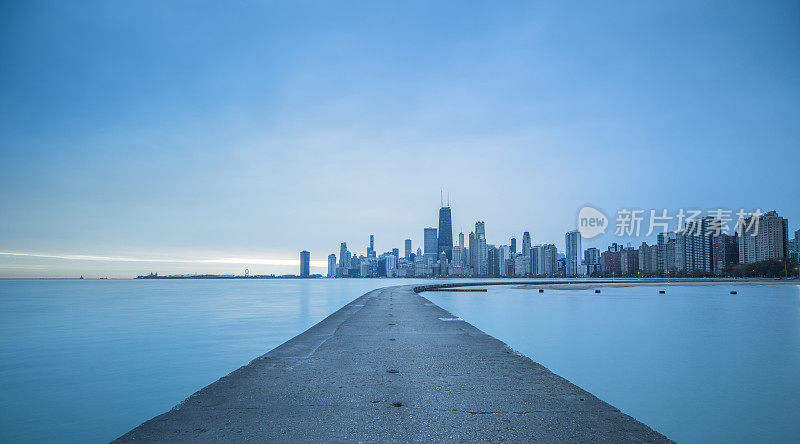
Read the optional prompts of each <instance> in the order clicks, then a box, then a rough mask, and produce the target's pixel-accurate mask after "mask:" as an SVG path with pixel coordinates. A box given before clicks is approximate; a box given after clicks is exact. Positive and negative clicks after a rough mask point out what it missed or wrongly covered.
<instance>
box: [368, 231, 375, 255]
mask: <svg viewBox="0 0 800 444" xmlns="http://www.w3.org/2000/svg"><path fill="white" fill-rule="evenodd" d="M367 257H375V235H374V234H370V235H369V248H367Z"/></svg>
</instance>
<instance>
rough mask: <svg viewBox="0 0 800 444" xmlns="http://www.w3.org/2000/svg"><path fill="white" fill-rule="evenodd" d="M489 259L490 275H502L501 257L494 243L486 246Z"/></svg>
mask: <svg viewBox="0 0 800 444" xmlns="http://www.w3.org/2000/svg"><path fill="white" fill-rule="evenodd" d="M486 252H487V260H488V262H489V273H488V274H489V276H493V277H496V276H500V257H499V256H498V253H497V248H495V246H494V245H487V246H486Z"/></svg>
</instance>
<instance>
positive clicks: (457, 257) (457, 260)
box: [450, 245, 464, 267]
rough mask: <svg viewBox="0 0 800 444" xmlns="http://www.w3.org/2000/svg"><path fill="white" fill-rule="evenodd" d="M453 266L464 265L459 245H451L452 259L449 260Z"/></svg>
mask: <svg viewBox="0 0 800 444" xmlns="http://www.w3.org/2000/svg"><path fill="white" fill-rule="evenodd" d="M450 263H451V264H452V265H453V266H454V267H463V266H464V250H463V249H462V248H461V245H455V246H453V260H452V261H451V262H450Z"/></svg>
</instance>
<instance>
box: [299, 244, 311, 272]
mask: <svg viewBox="0 0 800 444" xmlns="http://www.w3.org/2000/svg"><path fill="white" fill-rule="evenodd" d="M310 264H311V253H309V252H308V251H306V250H303V251H301V252H300V277H304V278H307V277H308V275H309V266H310Z"/></svg>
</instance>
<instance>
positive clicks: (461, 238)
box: [458, 230, 800, 249]
mask: <svg viewBox="0 0 800 444" xmlns="http://www.w3.org/2000/svg"><path fill="white" fill-rule="evenodd" d="M798 232H799V233H800V230H798ZM458 245H459V246H460V247H461V248H462V249H463V248H464V247H466V245H464V232H463V231H462V232H460V233H458Z"/></svg>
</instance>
